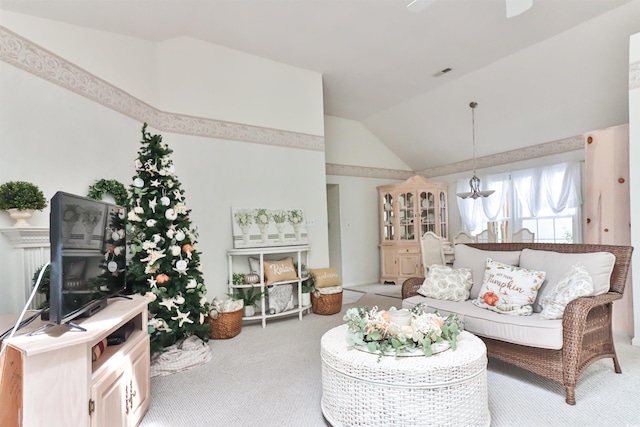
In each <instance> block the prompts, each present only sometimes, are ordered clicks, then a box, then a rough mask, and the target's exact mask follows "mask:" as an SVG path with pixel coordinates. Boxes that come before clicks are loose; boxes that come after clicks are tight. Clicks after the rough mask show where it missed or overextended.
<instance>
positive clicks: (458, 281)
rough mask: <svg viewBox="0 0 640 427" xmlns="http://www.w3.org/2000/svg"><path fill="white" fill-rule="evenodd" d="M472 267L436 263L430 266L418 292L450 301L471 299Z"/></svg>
mask: <svg viewBox="0 0 640 427" xmlns="http://www.w3.org/2000/svg"><path fill="white" fill-rule="evenodd" d="M471 285H473V282H472V281H471V269H469V268H460V269H458V270H456V269H453V268H451V267H449V266H446V265H438V264H434V265H432V266H431V267H429V272H428V273H427V277H425V279H424V282H423V283H422V286H420V288H419V289H418V293H419V294H420V295H422V296H425V297H429V298H436V299H446V300H449V301H465V300H467V299H469V290H470V289H471Z"/></svg>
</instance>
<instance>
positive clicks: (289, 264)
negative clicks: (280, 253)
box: [264, 258, 298, 286]
mask: <svg viewBox="0 0 640 427" xmlns="http://www.w3.org/2000/svg"><path fill="white" fill-rule="evenodd" d="M297 278H298V275H297V274H296V269H295V267H294V266H293V258H285V259H281V260H280V261H265V262H264V283H265V284H266V285H267V286H269V285H271V284H273V283H275V282H286V281H287V280H296V279H297Z"/></svg>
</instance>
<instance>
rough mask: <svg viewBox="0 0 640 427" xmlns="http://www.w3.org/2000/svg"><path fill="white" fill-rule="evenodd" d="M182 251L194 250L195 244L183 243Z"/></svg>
mask: <svg viewBox="0 0 640 427" xmlns="http://www.w3.org/2000/svg"><path fill="white" fill-rule="evenodd" d="M182 251H183V252H193V246H191V245H190V244H188V243H185V244H184V245H182Z"/></svg>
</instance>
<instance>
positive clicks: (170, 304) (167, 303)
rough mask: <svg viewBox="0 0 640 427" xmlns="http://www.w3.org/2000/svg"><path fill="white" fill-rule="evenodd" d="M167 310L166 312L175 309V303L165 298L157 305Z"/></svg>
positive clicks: (171, 299)
mask: <svg viewBox="0 0 640 427" xmlns="http://www.w3.org/2000/svg"><path fill="white" fill-rule="evenodd" d="M158 304H159V305H162V306H164V307H166V308H167V310H169V311H171V309H173V308H175V307H176V303H175V301H174V300H173V298H165V299H163V300H162V301H161V302H159V303H158Z"/></svg>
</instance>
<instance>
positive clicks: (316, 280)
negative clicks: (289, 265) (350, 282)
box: [309, 267, 341, 289]
mask: <svg viewBox="0 0 640 427" xmlns="http://www.w3.org/2000/svg"><path fill="white" fill-rule="evenodd" d="M309 273H311V276H312V277H313V286H314V287H315V288H316V289H320V288H329V287H332V286H340V285H341V283H340V277H338V273H337V272H336V269H335V268H334V267H329V268H310V269H309Z"/></svg>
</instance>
